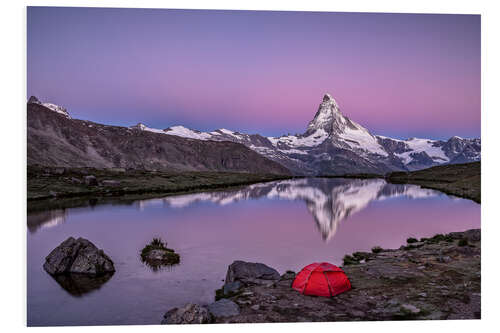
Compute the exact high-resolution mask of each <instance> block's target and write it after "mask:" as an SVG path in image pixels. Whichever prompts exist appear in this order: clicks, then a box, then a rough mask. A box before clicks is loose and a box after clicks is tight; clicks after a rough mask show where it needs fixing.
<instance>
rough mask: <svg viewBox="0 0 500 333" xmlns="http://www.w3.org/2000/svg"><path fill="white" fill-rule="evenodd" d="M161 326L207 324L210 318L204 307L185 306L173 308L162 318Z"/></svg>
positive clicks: (196, 305)
mask: <svg viewBox="0 0 500 333" xmlns="http://www.w3.org/2000/svg"><path fill="white" fill-rule="evenodd" d="M163 318H164V319H163V320H162V322H161V323H162V324H163V325H169V324H208V323H210V322H211V321H212V316H211V314H210V312H209V311H208V309H207V308H206V307H203V306H200V305H198V304H192V303H189V304H186V305H185V306H184V307H182V308H173V309H171V310H169V311H168V312H167V313H165V315H164V316H163Z"/></svg>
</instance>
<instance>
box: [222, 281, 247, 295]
mask: <svg viewBox="0 0 500 333" xmlns="http://www.w3.org/2000/svg"><path fill="white" fill-rule="evenodd" d="M241 287H243V284H242V283H241V282H240V281H235V282H229V283H226V284H224V288H223V291H224V295H226V296H227V295H230V294H234V293H237V292H238V290H240V289H241Z"/></svg>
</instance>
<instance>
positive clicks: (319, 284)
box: [292, 262, 351, 297]
mask: <svg viewBox="0 0 500 333" xmlns="http://www.w3.org/2000/svg"><path fill="white" fill-rule="evenodd" d="M292 288H293V289H295V290H297V291H298V292H300V293H302V294H304V295H316V296H327V297H332V296H335V295H338V294H340V293H343V292H344V291H348V290H350V289H351V283H350V282H349V279H348V278H347V275H346V274H345V273H344V271H343V270H341V269H340V268H338V267H337V266H335V265H332V264H329V263H327V262H322V263H316V262H315V263H314V264H310V265H307V266H306V267H304V268H302V270H301V271H300V272H299V274H297V276H296V277H295V280H293V284H292Z"/></svg>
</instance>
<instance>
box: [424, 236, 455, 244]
mask: <svg viewBox="0 0 500 333" xmlns="http://www.w3.org/2000/svg"><path fill="white" fill-rule="evenodd" d="M426 242H427V243H431V244H436V243H439V242H448V243H451V242H453V237H451V236H450V235H443V234H437V235H434V236H433V237H431V238H429V239H427V240H426Z"/></svg>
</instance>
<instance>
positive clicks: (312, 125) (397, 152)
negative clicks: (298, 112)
mask: <svg viewBox="0 0 500 333" xmlns="http://www.w3.org/2000/svg"><path fill="white" fill-rule="evenodd" d="M32 98H33V97H32ZM35 99H36V98H35ZM30 100H31V98H30ZM36 101H38V100H37V99H36ZM38 103H39V101H38ZM39 104H42V105H44V104H43V103H39ZM45 104H47V103H45ZM45 106H46V107H49V106H48V105H45ZM50 106H52V107H49V109H51V110H53V111H56V112H59V113H61V112H60V110H61V109H62V110H64V111H65V112H66V109H64V108H61V107H57V106H54V105H53V104H50ZM66 113H67V112H66ZM63 115H64V114H63ZM67 117H69V114H67ZM128 129H131V130H137V131H140V132H151V133H156V134H160V135H161V134H163V135H168V136H176V137H182V138H187V139H195V140H200V141H216V142H225V141H230V142H234V143H239V144H242V145H244V146H246V147H248V148H250V149H251V150H253V151H255V152H257V153H258V154H260V155H262V156H264V157H265V158H268V159H270V160H273V161H275V162H277V163H279V164H281V165H282V166H284V167H285V168H287V169H289V170H290V171H292V172H293V173H294V174H297V175H312V176H314V175H342V174H352V173H377V174H386V173H388V172H393V171H413V170H419V169H423V168H428V167H432V166H435V165H441V164H455V163H467V162H474V161H479V160H480V151H481V139H464V138H460V137H458V136H453V137H451V138H450V139H448V140H446V141H445V140H432V139H421V138H410V139H407V140H400V139H393V138H390V137H386V136H382V135H374V134H372V133H371V132H370V131H369V130H368V129H366V128H365V127H363V126H362V125H360V124H358V123H356V122H354V121H353V120H351V119H350V118H348V117H346V116H344V115H343V114H342V112H341V110H340V107H339V104H338V103H337V101H336V100H335V99H334V98H333V97H332V95H331V94H329V93H326V94H325V95H324V96H323V99H322V101H321V103H320V105H319V107H318V110H317V112H316V113H315V115H314V118H313V119H312V120H311V121H310V122H309V123H308V126H307V128H306V131H305V132H304V133H303V134H296V135H282V136H280V137H265V136H262V135H260V134H245V133H240V132H237V131H232V130H228V129H224V128H220V129H217V130H214V131H211V132H202V131H198V130H193V129H189V128H187V127H184V126H181V125H177V126H171V127H167V128H165V129H155V128H150V127H148V126H146V125H144V124H143V123H138V124H137V125H134V126H130V127H128Z"/></svg>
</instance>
